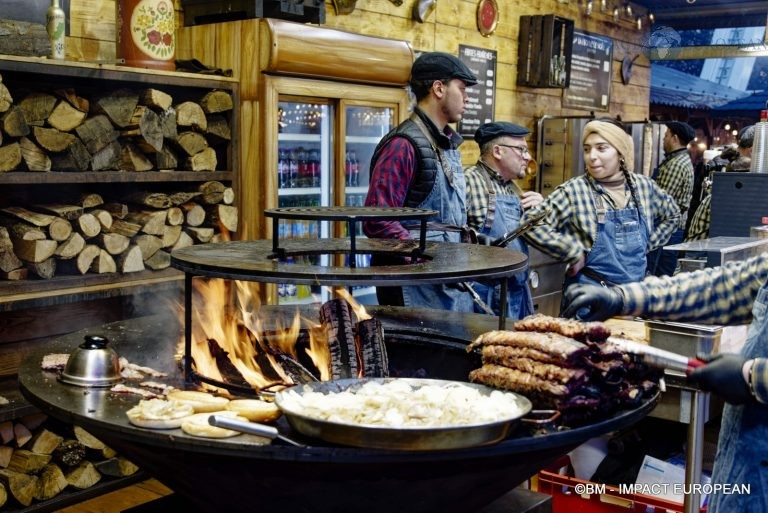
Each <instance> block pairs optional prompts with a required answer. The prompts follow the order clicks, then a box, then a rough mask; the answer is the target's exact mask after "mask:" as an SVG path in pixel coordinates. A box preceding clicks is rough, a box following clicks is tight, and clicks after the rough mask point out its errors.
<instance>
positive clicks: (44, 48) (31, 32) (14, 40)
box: [0, 4, 51, 57]
mask: <svg viewBox="0 0 768 513" xmlns="http://www.w3.org/2000/svg"><path fill="white" fill-rule="evenodd" d="M22 5H24V4H22ZM0 53H2V54H5V55H26V56H28V57H39V56H40V55H49V54H50V53H51V41H50V39H49V38H48V34H47V33H46V31H45V25H42V24H41V23H29V22H26V21H17V20H8V19H0Z"/></svg>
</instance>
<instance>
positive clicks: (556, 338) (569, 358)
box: [467, 330, 590, 365]
mask: <svg viewBox="0 0 768 513" xmlns="http://www.w3.org/2000/svg"><path fill="white" fill-rule="evenodd" d="M486 345H500V346H513V347H518V348H521V347H525V348H530V349H535V350H537V351H541V352H542V353H546V354H549V355H551V356H552V357H554V358H556V359H557V360H559V361H560V362H562V363H563V364H564V365H571V364H574V363H576V362H578V361H579V360H580V359H581V358H582V357H584V356H585V355H587V354H588V353H589V351H590V349H589V347H587V345H586V344H582V343H581V342H578V341H576V340H573V339H572V338H568V337H565V336H563V335H559V334H557V333H535V332H530V331H500V330H497V331H489V332H486V333H483V334H482V335H480V336H479V337H477V339H475V341H474V342H472V343H471V344H469V345H468V346H467V351H472V350H473V349H474V348H476V347H479V346H486Z"/></svg>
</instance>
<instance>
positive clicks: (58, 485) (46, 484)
mask: <svg viewBox="0 0 768 513" xmlns="http://www.w3.org/2000/svg"><path fill="white" fill-rule="evenodd" d="M39 477H40V479H39V481H38V482H37V492H36V493H35V499H37V500H39V501H47V500H49V499H52V498H54V497H56V496H57V495H58V494H60V493H61V492H62V491H63V490H64V488H66V487H67V485H68V484H69V482H68V481H67V478H66V477H65V476H64V472H62V471H61V469H60V468H59V466H58V465H55V464H53V463H50V464H48V465H46V466H44V467H43V470H42V471H41V472H40V476H39Z"/></svg>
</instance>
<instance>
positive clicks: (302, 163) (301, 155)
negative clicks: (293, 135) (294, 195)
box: [296, 147, 311, 187]
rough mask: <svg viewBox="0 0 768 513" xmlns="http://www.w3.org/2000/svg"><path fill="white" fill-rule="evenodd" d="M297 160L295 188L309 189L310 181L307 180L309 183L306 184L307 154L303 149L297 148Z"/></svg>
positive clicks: (307, 173) (307, 172) (307, 174)
mask: <svg viewBox="0 0 768 513" xmlns="http://www.w3.org/2000/svg"><path fill="white" fill-rule="evenodd" d="M297 156H298V160H299V171H298V175H299V176H298V179H297V184H296V186H297V187H309V186H310V185H311V179H310V180H309V182H310V183H308V177H309V167H308V165H307V152H306V150H304V148H301V147H300V148H299V151H298V152H297Z"/></svg>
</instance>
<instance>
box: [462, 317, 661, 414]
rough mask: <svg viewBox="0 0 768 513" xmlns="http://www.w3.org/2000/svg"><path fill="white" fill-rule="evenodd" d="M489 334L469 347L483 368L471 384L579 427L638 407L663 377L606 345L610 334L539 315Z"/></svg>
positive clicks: (592, 325)
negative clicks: (512, 395) (509, 394)
mask: <svg viewBox="0 0 768 513" xmlns="http://www.w3.org/2000/svg"><path fill="white" fill-rule="evenodd" d="M513 327H514V329H515V331H489V332H487V333H483V334H482V335H480V336H479V337H478V338H477V339H476V340H475V341H474V342H472V344H470V345H469V346H468V347H467V350H468V351H473V350H475V349H477V348H480V350H481V354H482V363H483V365H482V367H480V368H479V369H475V370H473V371H472V372H470V375H469V378H470V381H473V382H476V383H482V384H485V385H488V386H492V387H496V388H502V389H505V390H511V391H513V392H517V393H519V394H522V395H524V396H526V397H528V398H529V399H530V400H531V402H532V403H533V407H534V409H556V410H559V411H560V412H561V414H562V419H563V424H565V425H568V426H574V425H579V424H583V423H585V422H591V421H594V420H597V419H600V418H604V417H606V416H609V415H611V414H613V413H615V412H616V411H618V410H620V409H624V408H631V407H635V406H638V405H639V404H640V403H641V402H642V401H643V400H644V399H646V398H648V397H650V396H652V395H653V394H655V393H656V391H657V390H658V380H659V378H660V377H661V372H660V371H658V370H652V369H649V368H648V367H647V366H646V365H644V364H642V363H641V362H639V361H638V360H637V359H636V358H634V357H633V356H631V355H628V354H626V353H624V352H622V351H621V350H619V349H618V348H617V347H616V346H615V345H613V344H611V342H609V341H607V339H608V337H609V336H610V334H611V331H610V328H609V327H608V326H606V325H605V324H603V323H599V322H593V323H583V322H579V321H575V320H569V319H558V318H554V317H549V316H546V315H541V314H536V315H532V316H529V317H526V318H525V319H522V320H520V321H517V322H516V323H515V324H514V325H513Z"/></svg>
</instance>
